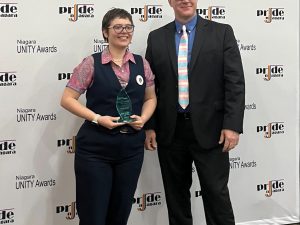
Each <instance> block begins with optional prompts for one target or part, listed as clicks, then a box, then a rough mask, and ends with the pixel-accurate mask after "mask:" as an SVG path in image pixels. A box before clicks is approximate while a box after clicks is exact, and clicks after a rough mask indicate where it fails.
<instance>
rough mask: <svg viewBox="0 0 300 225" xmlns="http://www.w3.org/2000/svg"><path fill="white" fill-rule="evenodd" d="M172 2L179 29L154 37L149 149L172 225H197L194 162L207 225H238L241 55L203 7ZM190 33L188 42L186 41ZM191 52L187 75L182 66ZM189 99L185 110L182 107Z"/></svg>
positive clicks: (149, 54) (229, 33)
mask: <svg viewBox="0 0 300 225" xmlns="http://www.w3.org/2000/svg"><path fill="white" fill-rule="evenodd" d="M168 1H169V4H170V6H171V7H172V8H173V10H174V14H175V21H173V22H171V23H169V24H167V25H165V26H163V27H161V28H159V29H157V30H154V31H152V32H150V34H149V36H148V45H147V50H146V59H147V60H148V61H149V63H150V66H151V68H152V70H153V73H154V74H155V75H156V81H155V82H156V89H157V90H156V91H157V100H158V104H157V109H156V112H155V115H154V116H153V117H152V119H151V120H150V121H149V122H148V124H146V127H145V128H146V135H147V137H146V141H145V147H146V148H147V149H149V150H154V149H156V147H157V143H158V156H159V161H160V166H161V172H162V178H163V183H164V188H165V193H166V201H167V207H168V214H169V223H170V225H192V223H193V222H192V213H191V203H190V198H191V194H190V190H189V189H190V187H191V184H192V163H193V162H194V165H195V167H196V170H197V174H198V177H199V181H200V185H201V193H202V199H203V205H204V210H205V217H206V222H207V224H208V225H233V224H235V221H234V214H233V210H232V206H231V201H230V197H229V191H228V187H227V183H228V177H229V168H230V167H229V155H228V152H229V151H230V150H231V149H233V148H234V147H235V146H236V145H237V144H238V141H239V134H240V133H242V132H243V117H244V106H245V84H244V74H243V68H242V62H241V57H240V52H239V49H238V46H237V43H236V39H235V37H234V33H233V30H232V28H231V27H230V26H229V25H226V24H220V23H216V22H213V21H209V20H205V19H203V18H201V17H200V16H198V15H197V13H196V8H197V0H168ZM183 27H185V29H186V31H182V30H183ZM185 32H186V33H187V40H186V41H181V39H184V38H183V35H184V33H185ZM184 44H185V45H186V46H185V45H184ZM182 46H185V47H182ZM185 48H187V49H188V51H187V56H185V57H186V60H185V61H187V68H186V69H184V68H182V66H184V65H185V64H184V63H183V61H184V60H183V59H182V58H180V57H181V56H182V52H184V51H183V50H182V49H185ZM178 56H179V58H178ZM185 71H187V76H186V78H187V79H186V80H185V81H184V82H183V83H184V84H187V86H185V87H182V86H180V85H181V83H180V82H179V81H180V80H181V81H182V79H184V73H185ZM182 90H183V91H186V93H185V94H182V93H181V92H180V91H182ZM182 96H183V98H185V99H184V101H185V103H186V104H185V106H182V104H181V103H180V101H182V99H181V98H182ZM180 99H181V100H180ZM186 105H187V106H186ZM156 139H157V143H156Z"/></svg>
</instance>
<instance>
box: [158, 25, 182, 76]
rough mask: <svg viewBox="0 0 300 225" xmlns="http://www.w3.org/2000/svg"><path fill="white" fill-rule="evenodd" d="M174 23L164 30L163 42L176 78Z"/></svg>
mask: <svg viewBox="0 0 300 225" xmlns="http://www.w3.org/2000/svg"><path fill="white" fill-rule="evenodd" d="M175 29H176V28H175V22H172V23H169V25H168V26H167V27H166V30H165V40H166V42H165V43H166V45H167V47H168V54H169V58H170V60H171V64H172V68H173V70H174V73H173V74H174V75H175V76H176V77H178V69H177V55H176V47H175ZM162 47H163V46H162Z"/></svg>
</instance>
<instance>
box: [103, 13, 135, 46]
mask: <svg viewBox="0 0 300 225" xmlns="http://www.w3.org/2000/svg"><path fill="white" fill-rule="evenodd" d="M116 18H121V19H129V20H130V23H131V24H132V25H133V21H132V16H131V14H130V13H129V12H127V11H126V10H125V9H120V8H112V9H111V10H109V11H107V13H105V15H104V17H103V19H102V35H103V38H104V40H105V41H107V38H106V37H105V36H104V33H103V31H106V32H108V27H109V26H110V23H111V21H113V20H114V19H116Z"/></svg>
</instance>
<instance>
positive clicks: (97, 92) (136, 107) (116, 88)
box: [86, 53, 146, 117]
mask: <svg viewBox="0 0 300 225" xmlns="http://www.w3.org/2000/svg"><path fill="white" fill-rule="evenodd" d="M93 57H94V81H93V84H92V86H91V87H89V88H88V89H87V92H86V106H87V108H89V109H91V110H92V111H94V112H95V113H98V114H100V115H108V116H116V117H117V116H119V114H118V112H117V109H116V99H117V95H118V93H119V92H120V90H121V89H122V86H121V84H120V82H119V80H118V77H117V76H116V74H115V73H114V71H113V69H112V67H111V65H110V63H107V64H102V63H101V53H96V54H93ZM134 59H135V62H136V64H135V63H133V62H131V61H129V69H130V75H129V81H128V84H127V86H126V88H125V90H126V92H127V94H128V95H129V97H130V99H131V102H132V110H133V114H135V115H141V111H142V106H143V103H144V95H145V88H146V79H145V74H144V63H143V59H142V57H141V56H139V55H134ZM138 75H140V76H142V78H143V82H141V79H137V76H138ZM138 80H139V81H138Z"/></svg>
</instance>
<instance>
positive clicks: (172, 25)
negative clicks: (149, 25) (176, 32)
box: [150, 21, 175, 34]
mask: <svg viewBox="0 0 300 225" xmlns="http://www.w3.org/2000/svg"><path fill="white" fill-rule="evenodd" d="M174 26H175V23H174V21H172V22H170V23H168V24H166V25H164V26H161V27H159V28H157V29H155V30H153V31H151V32H150V33H152V34H160V33H163V32H166V31H167V30H169V29H172V27H174Z"/></svg>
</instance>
